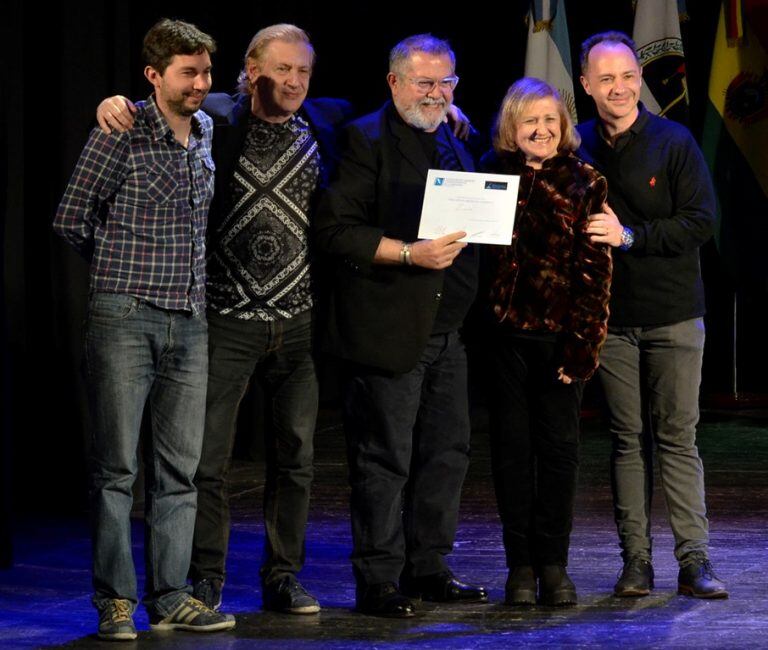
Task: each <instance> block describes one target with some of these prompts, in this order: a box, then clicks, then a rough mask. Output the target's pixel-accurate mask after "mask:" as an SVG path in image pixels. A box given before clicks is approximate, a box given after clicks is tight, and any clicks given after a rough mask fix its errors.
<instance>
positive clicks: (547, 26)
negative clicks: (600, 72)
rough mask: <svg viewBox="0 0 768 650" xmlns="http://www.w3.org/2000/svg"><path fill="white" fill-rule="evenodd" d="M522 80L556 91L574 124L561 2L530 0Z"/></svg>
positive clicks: (567, 39)
mask: <svg viewBox="0 0 768 650" xmlns="http://www.w3.org/2000/svg"><path fill="white" fill-rule="evenodd" d="M525 76H526V77H538V78H539V79H543V80H544V81H546V82H548V83H550V84H552V85H553V86H554V87H555V88H557V90H558V92H559V93H560V96H561V97H562V98H563V101H564V102H565V105H566V106H567V107H568V110H569V111H570V113H571V117H573V121H574V122H576V101H575V99H574V96H573V70H572V69H571V43H570V40H569V38H568V21H567V20H566V17H565V2H563V0H531V8H530V10H529V12H528V45H527V47H526V50H525Z"/></svg>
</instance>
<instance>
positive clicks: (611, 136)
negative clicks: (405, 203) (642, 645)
mask: <svg viewBox="0 0 768 650" xmlns="http://www.w3.org/2000/svg"><path fill="white" fill-rule="evenodd" d="M581 66H582V77H581V83H582V85H583V86H584V89H585V90H586V92H587V94H589V95H590V96H591V97H592V98H593V99H594V100H595V105H596V107H597V111H598V119H596V120H592V121H590V122H587V123H584V124H581V125H579V132H580V134H581V137H582V146H581V149H580V151H579V154H580V155H581V157H582V158H584V160H586V161H587V162H589V163H590V164H592V165H593V166H594V167H596V168H597V169H598V170H599V171H601V172H602V173H603V174H604V175H605V177H606V178H607V179H608V203H609V206H610V207H609V206H605V211H604V213H601V214H595V215H592V217H591V218H590V225H589V227H588V229H587V232H588V233H590V234H591V235H592V239H593V241H595V242H602V243H606V244H610V245H611V246H613V247H615V248H614V268H613V282H612V286H611V302H610V311H611V316H610V320H609V321H608V339H607V341H606V343H605V346H604V347H603V350H602V352H601V354H600V367H599V369H598V373H599V375H600V378H601V381H602V384H603V387H604V389H605V396H606V400H607V403H608V407H609V411H610V416H611V432H612V434H613V454H612V469H613V479H614V480H613V486H614V506H615V516H616V524H617V527H618V532H619V537H620V541H621V547H622V555H623V558H624V568H623V571H622V574H621V576H620V578H619V581H618V582H617V583H616V586H615V589H614V593H615V594H616V595H617V596H645V595H647V594H648V593H649V592H650V590H651V589H652V588H653V568H652V566H651V536H650V520H649V513H650V497H651V492H652V482H653V464H652V460H651V459H652V453H651V451H652V445H653V444H654V443H655V447H656V455H657V457H658V460H659V468H660V472H661V479H662V487H663V490H664V495H665V497H666V502H667V507H668V510H669V521H670V525H671V527H672V532H673V533H674V536H675V556H676V558H677V560H678V562H679V565H680V571H679V574H678V592H679V593H681V594H686V595H689V596H694V597H698V598H726V597H727V596H728V592H727V591H726V589H725V585H724V583H723V582H722V581H720V580H719V579H718V578H717V577H716V576H715V574H714V572H713V570H712V566H711V564H710V562H709V559H708V555H707V547H708V541H709V532H708V522H707V517H706V506H705V500H704V470H703V467H702V463H701V459H700V458H699V453H698V450H697V448H696V424H697V423H698V419H699V406H698V399H699V385H700V382H701V362H702V354H703V350H704V320H703V315H704V288H703V285H702V280H701V272H700V268H699V247H700V246H701V245H702V244H703V243H704V242H705V241H707V240H708V239H709V238H710V236H711V234H712V227H713V223H714V212H715V199H714V193H713V190H712V182H711V179H710V177H709V172H708V171H707V168H706V165H705V163H704V160H703V157H702V155H701V152H700V151H699V149H698V147H697V146H696V143H695V142H694V140H693V138H692V137H691V135H690V133H689V132H688V131H687V129H685V128H684V127H682V126H680V125H679V124H676V123H674V122H672V121H669V120H665V119H661V118H659V117H657V116H655V115H651V114H650V113H648V111H647V110H646V109H645V108H644V107H643V106H642V104H640V103H639V102H638V99H639V95H640V87H641V84H642V76H641V70H640V65H639V63H638V60H637V56H636V53H635V45H634V43H633V42H632V40H631V39H630V38H629V37H628V36H626V35H625V34H621V33H619V32H607V33H604V34H597V35H595V36H592V37H591V38H589V39H587V41H585V43H584V45H583V46H582V56H581ZM614 210H615V212H614ZM645 414H650V417H649V418H646V417H644V415H645Z"/></svg>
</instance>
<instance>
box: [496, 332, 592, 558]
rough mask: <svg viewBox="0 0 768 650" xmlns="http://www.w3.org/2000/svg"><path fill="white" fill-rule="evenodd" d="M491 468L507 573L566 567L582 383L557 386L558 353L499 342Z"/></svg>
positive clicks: (551, 347) (546, 345) (550, 347)
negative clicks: (528, 568)
mask: <svg viewBox="0 0 768 650" xmlns="http://www.w3.org/2000/svg"><path fill="white" fill-rule="evenodd" d="M492 351H493V356H492V360H491V362H492V367H493V369H494V375H493V388H492V390H493V392H492V398H491V404H490V414H491V422H490V424H491V462H492V468H493V482H494V487H495V490H496V500H497V502H498V506H499V515H500V517H501V522H502V526H503V534H504V548H505V550H506V555H507V566H509V567H510V568H512V567H515V566H525V565H533V566H536V565H545V564H556V565H560V566H566V565H567V564H568V546H569V542H570V533H571V525H572V522H573V501H574V496H575V492H576V475H577V469H578V441H579V414H580V405H581V396H582V392H583V386H584V384H583V382H580V381H574V382H573V383H572V384H570V385H566V384H563V383H562V382H560V381H558V379H557V367H558V365H559V364H558V363H557V360H558V356H557V345H556V344H555V343H554V342H551V341H545V340H535V339H528V338H522V337H515V336H508V335H504V334H498V335H497V336H496V338H495V339H494V345H493V347H492Z"/></svg>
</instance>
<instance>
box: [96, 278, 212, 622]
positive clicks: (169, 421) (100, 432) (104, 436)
mask: <svg viewBox="0 0 768 650" xmlns="http://www.w3.org/2000/svg"><path fill="white" fill-rule="evenodd" d="M84 361H85V373H86V379H87V384H88V392H89V402H90V413H91V446H90V482H91V484H90V504H91V518H92V522H93V582H94V590H95V594H94V597H93V601H94V604H95V605H96V607H97V609H102V608H103V607H104V606H105V605H106V603H107V601H108V600H109V599H113V598H126V599H128V600H130V601H131V602H133V603H136V600H137V595H136V573H135V570H134V566H133V556H132V553H131V526H130V514H131V505H132V503H133V494H132V491H131V488H132V486H133V483H134V481H135V480H136V474H137V471H138V458H137V450H138V444H139V431H140V428H141V420H142V413H143V412H144V406H145V404H146V403H147V402H149V406H150V410H151V416H152V429H151V437H150V439H149V440H147V441H145V444H146V448H147V449H148V450H149V453H148V455H147V460H146V464H145V467H146V473H147V476H146V479H147V503H146V516H145V520H146V537H145V547H144V557H145V563H146V572H147V580H146V586H145V593H146V595H145V597H144V602H145V604H146V606H147V609H148V610H150V612H153V613H157V614H159V615H161V616H167V615H168V614H170V613H171V612H172V611H173V610H175V609H176V608H177V607H178V606H179V605H180V604H181V602H182V601H183V600H184V599H185V598H186V597H187V593H188V592H189V587H188V586H187V569H188V567H189V556H190V548H191V544H190V542H191V539H192V531H193V528H194V523H195V486H194V483H193V481H192V479H193V477H194V474H195V468H196V467H197V462H198V459H199V458H200V446H201V443H202V437H203V417H204V414H203V409H204V405H205V389H206V381H205V377H206V374H207V372H206V371H207V366H208V356H207V354H206V324H205V318H204V317H195V316H193V315H192V314H188V313H184V312H178V311H176V312H175V311H168V310H165V309H159V308H157V307H154V306H152V305H150V304H149V303H147V302H144V301H142V300H139V299H138V298H134V297H133V296H129V295H126V294H115V293H94V294H93V295H92V296H91V300H90V304H89V307H88V322H87V326H86V335H85V357H84Z"/></svg>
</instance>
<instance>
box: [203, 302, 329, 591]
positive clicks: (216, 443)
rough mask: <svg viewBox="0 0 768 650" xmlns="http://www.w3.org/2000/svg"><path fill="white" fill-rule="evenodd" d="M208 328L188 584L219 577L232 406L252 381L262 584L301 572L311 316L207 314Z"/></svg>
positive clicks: (313, 400) (309, 442)
mask: <svg viewBox="0 0 768 650" xmlns="http://www.w3.org/2000/svg"><path fill="white" fill-rule="evenodd" d="M208 319H209V325H210V347H209V355H210V359H209V364H210V366H209V373H208V405H207V409H206V414H205V437H204V440H203V451H202V456H201V458H200V467H199V468H198V470H197V475H196V476H195V485H196V486H197V489H198V510H197V522H196V524H195V537H194V546H193V549H192V565H191V567H190V577H191V578H192V580H193V581H195V582H197V581H199V580H202V579H203V578H211V577H223V576H224V574H225V564H226V557H227V545H228V543H229V501H228V496H227V490H226V478H227V474H228V472H229V466H230V461H231V457H232V446H233V444H234V440H235V424H236V422H237V411H238V407H239V405H240V401H241V399H242V398H243V395H244V394H245V391H246V389H247V388H248V383H249V382H250V381H252V380H254V381H258V382H260V383H261V385H262V387H263V388H264V397H265V399H264V402H265V405H266V408H267V410H268V417H266V418H265V421H266V422H268V426H267V431H266V432H265V435H266V440H265V450H266V459H265V460H266V480H265V485H264V529H265V533H266V540H265V544H264V561H263V564H262V567H261V579H262V582H263V583H265V584H266V583H271V582H273V581H275V580H278V579H279V578H280V577H282V576H284V575H286V574H295V573H297V572H298V571H299V570H301V567H302V565H303V564H304V533H305V528H306V525H307V516H308V513H309V493H310V486H311V484H312V477H313V466H312V462H313V438H314V434H315V421H316V419H317V404H318V386H317V375H316V372H315V363H314V359H313V357H312V329H313V318H312V312H311V311H307V312H305V313H303V314H299V315H298V316H295V317H293V318H289V319H285V320H279V321H266V322H265V321H256V320H250V321H244V320H238V319H236V318H231V317H227V316H220V315H218V314H216V313H214V312H209V314H208Z"/></svg>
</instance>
